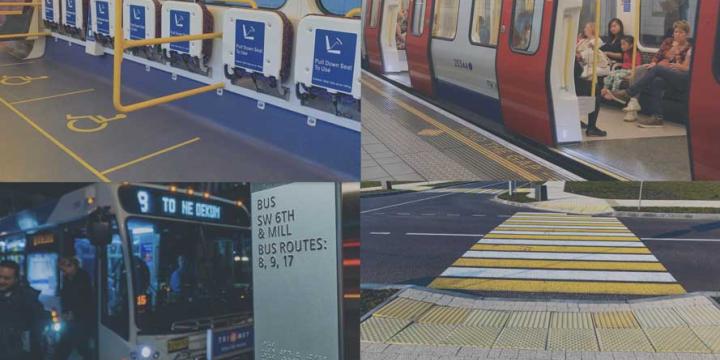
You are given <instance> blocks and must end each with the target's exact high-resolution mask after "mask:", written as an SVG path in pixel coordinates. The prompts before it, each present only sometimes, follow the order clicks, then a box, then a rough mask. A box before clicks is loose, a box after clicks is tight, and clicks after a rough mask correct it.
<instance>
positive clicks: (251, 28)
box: [235, 20, 265, 71]
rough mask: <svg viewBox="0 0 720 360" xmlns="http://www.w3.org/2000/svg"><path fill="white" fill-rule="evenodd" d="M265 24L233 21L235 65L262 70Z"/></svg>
mask: <svg viewBox="0 0 720 360" xmlns="http://www.w3.org/2000/svg"><path fill="white" fill-rule="evenodd" d="M264 54H265V24H264V23H261V22H257V21H248V20H237V21H236V22H235V65H236V66H240V67H243V68H246V69H250V70H255V71H263V59H264Z"/></svg>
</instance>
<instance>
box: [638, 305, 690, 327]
mask: <svg viewBox="0 0 720 360" xmlns="http://www.w3.org/2000/svg"><path fill="white" fill-rule="evenodd" d="M634 313H635V317H636V318H637V320H638V322H639V323H640V326H642V327H643V328H646V329H649V328H665V327H684V326H687V324H685V321H683V319H682V318H681V317H680V315H678V314H677V313H676V312H675V311H673V309H671V308H657V309H641V310H635V311H634Z"/></svg>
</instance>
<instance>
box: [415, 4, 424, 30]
mask: <svg viewBox="0 0 720 360" xmlns="http://www.w3.org/2000/svg"><path fill="white" fill-rule="evenodd" d="M424 26H425V0H415V4H414V5H413V16H412V33H413V35H415V36H420V35H422V34H423V30H425V29H424Z"/></svg>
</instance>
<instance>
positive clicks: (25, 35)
mask: <svg viewBox="0 0 720 360" xmlns="http://www.w3.org/2000/svg"><path fill="white" fill-rule="evenodd" d="M48 35H50V33H46V32H32V33H23V34H3V35H0V40H5V39H19V38H28V37H35V36H48Z"/></svg>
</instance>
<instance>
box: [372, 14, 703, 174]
mask: <svg viewBox="0 0 720 360" xmlns="http://www.w3.org/2000/svg"><path fill="white" fill-rule="evenodd" d="M547 4H550V3H549V2H544V1H539V0H521V1H502V0H414V1H413V0H407V1H403V0H368V2H367V5H366V6H367V7H368V8H369V9H367V11H366V14H368V18H367V19H366V20H365V23H364V31H365V32H366V37H367V38H366V41H365V44H364V46H365V48H364V51H365V57H366V59H365V60H366V62H365V64H366V66H367V67H368V68H369V70H370V72H372V73H375V74H379V75H381V76H382V77H384V78H385V79H387V80H390V81H391V82H393V83H394V84H395V85H397V86H399V87H401V88H404V89H407V90H409V91H411V92H412V93H414V94H416V95H421V97H423V98H424V99H426V100H429V101H430V102H432V103H434V104H436V105H438V106H440V107H441V108H444V109H447V110H450V111H451V112H453V113H454V114H456V115H459V116H460V117H462V118H463V119H465V120H467V121H469V122H471V123H474V124H476V125H479V126H480V127H482V128H484V129H487V130H490V131H493V132H495V133H500V134H501V135H505V136H507V137H509V138H524V137H525V136H527V135H525V134H523V133H522V131H520V132H518V131H517V129H514V128H511V127H510V126H509V125H508V119H507V118H504V116H506V114H503V113H502V111H501V108H502V105H501V104H503V103H505V102H506V101H507V100H506V99H505V98H503V97H502V96H501V95H500V90H499V89H502V88H503V77H502V74H501V73H500V70H499V68H498V67H499V66H500V64H499V62H500V61H501V60H500V58H501V55H500V53H501V52H503V51H504V48H505V47H507V46H508V45H509V47H510V51H511V52H514V53H526V54H528V55H533V54H534V53H536V52H537V51H538V48H540V49H542V48H543V47H545V46H547V47H548V48H549V51H550V52H551V54H550V55H551V56H550V60H549V62H550V65H549V66H548V68H547V70H546V71H547V75H546V77H547V80H546V81H547V82H548V85H547V87H548V88H547V93H548V96H550V97H551V99H550V102H551V103H553V102H554V103H556V105H555V114H554V115H553V114H552V113H551V115H550V116H551V117H553V116H554V120H552V121H551V122H550V125H549V126H550V127H552V128H551V129H549V130H548V131H549V133H550V134H551V136H552V137H553V138H552V139H551V141H550V143H549V144H547V143H545V144H544V145H546V146H549V147H550V148H551V149H550V150H551V152H553V153H556V154H561V155H563V156H564V157H566V158H569V159H570V160H571V161H578V162H581V163H584V164H590V165H591V166H593V167H597V168H600V169H603V170H608V171H609V172H610V173H613V174H616V175H619V177H621V178H644V179H690V177H691V165H690V162H691V155H690V150H689V144H688V142H689V136H688V116H689V109H688V96H689V95H688V94H689V88H690V87H689V86H688V87H687V90H684V91H680V90H675V88H673V87H672V86H669V85H668V84H664V83H662V82H658V83H656V86H661V87H664V88H665V89H666V90H665V91H664V94H663V95H661V96H662V101H661V106H662V110H663V113H664V123H663V125H662V126H653V127H647V126H643V127H641V126H639V124H640V123H644V122H646V121H645V120H647V119H649V118H651V114H650V111H649V110H648V109H647V108H649V107H650V106H649V105H647V104H648V96H647V94H645V93H644V92H643V93H641V94H640V95H639V96H637V99H638V103H639V105H640V107H641V108H642V109H641V110H640V111H635V109H631V108H629V107H628V108H626V107H625V105H624V104H623V105H621V104H620V103H619V102H618V101H614V100H612V99H606V98H605V97H604V92H603V90H602V89H603V87H604V82H605V78H606V76H605V75H606V73H605V72H603V71H602V70H599V71H598V79H597V87H596V92H595V93H596V96H597V97H598V98H599V99H600V105H599V109H600V110H599V114H598V120H597V126H598V128H600V129H602V130H604V131H605V132H606V134H605V136H588V135H587V134H586V132H585V131H584V129H585V126H586V124H587V121H588V115H589V113H590V112H591V111H592V109H593V108H594V105H593V102H594V100H593V98H591V97H590V96H589V95H591V94H582V95H578V96H577V97H576V98H575V99H568V98H567V97H566V96H564V95H565V94H564V91H565V90H567V89H571V88H575V90H578V89H577V88H576V85H573V84H567V82H568V77H567V76H570V77H569V80H570V81H571V82H572V79H573V74H574V72H575V67H576V66H577V62H578V61H579V59H578V60H575V59H574V58H573V57H572V55H573V54H572V50H573V49H575V50H576V51H577V44H578V42H579V41H580V40H581V37H582V35H583V34H582V33H583V32H584V28H585V27H586V26H587V25H588V24H590V25H593V26H594V24H595V22H596V18H599V21H598V23H599V29H600V31H599V34H600V37H601V41H602V42H603V43H602V44H604V43H607V42H608V41H609V39H608V34H609V31H610V30H609V23H610V21H611V20H612V19H619V20H620V21H621V22H622V24H623V28H624V34H625V35H631V36H633V39H634V41H633V42H634V44H632V45H631V46H630V49H631V50H630V51H633V50H632V48H633V46H636V47H637V52H638V56H639V57H640V58H641V60H642V64H643V65H647V64H649V63H650V62H651V61H652V59H653V57H654V55H655V54H656V53H657V52H658V50H659V48H660V45H661V44H662V42H663V41H664V40H665V39H667V38H668V37H672V36H673V24H674V23H675V22H676V21H679V20H685V21H687V22H688V24H689V27H690V32H689V34H688V43H689V44H690V45H692V44H693V40H694V39H693V36H694V31H695V23H696V18H697V9H698V1H697V0H642V1H638V2H637V3H636V2H629V1H621V0H609V1H600V4H599V6H598V4H597V2H596V1H595V0H577V1H575V2H567V3H564V4H562V6H566V5H568V6H569V8H562V9H558V10H557V12H558V13H557V14H555V15H554V16H555V17H554V21H553V22H554V23H553V26H552V27H553V28H552V29H551V30H550V32H549V35H544V34H546V33H545V32H544V31H545V29H546V27H548V26H550V24H548V23H549V22H550V21H548V16H547V15H548V13H547V10H548V7H547ZM428 5H429V6H428ZM508 6H511V7H512V9H506V7H508ZM556 6H557V5H556ZM596 6H597V8H599V9H600V12H599V16H598V14H597V11H596ZM506 10H510V11H511V13H509V14H510V16H511V17H508V19H511V21H510V28H511V29H509V31H511V35H509V41H508V42H509V44H504V43H501V42H500V40H499V39H500V38H501V37H502V33H503V32H504V31H506V29H505V25H502V24H501V23H503V20H502V19H503V16H508V14H507V13H506ZM561 11H562V12H561ZM570 18H572V19H578V20H577V23H574V22H573V23H572V24H569V22H570V21H569V20H568V19H570ZM427 27H430V29H427ZM593 30H594V29H593ZM427 31H430V34H431V35H430V36H429V37H428V38H427V40H424V39H425V38H423V36H426V32H427ZM541 32H542V34H541ZM376 33H377V45H376V44H375V38H374V36H375V34H376ZM565 34H567V36H566V35H565ZM368 36H369V37H368ZM543 36H549V40H551V41H550V44H549V45H547V44H546V45H543V44H542V43H541V42H542V41H547V40H548V39H546V38H544V37H543ZM375 46H377V50H379V51H377V50H375ZM599 46H600V45H599ZM501 49H502V50H501ZM592 50H593V51H597V53H598V57H600V58H601V59H600V61H602V58H604V57H606V56H607V55H606V52H605V51H602V50H600V49H598V50H594V49H592ZM378 52H379V59H374V57H377V56H376V55H375V54H377V53H378ZM423 52H425V53H423ZM691 54H692V53H691ZM593 56H594V53H593ZM620 56H622V53H620ZM577 57H578V58H579V57H580V54H579V53H577ZM608 59H609V61H610V64H609V65H608V67H609V69H611V70H617V69H621V68H622V62H623V61H622V59H618V58H608ZM521 64H522V63H517V64H515V63H513V66H514V65H518V67H517V68H516V69H515V68H513V70H512V71H514V72H518V73H520V74H521V75H522V72H523V69H522V67H521V66H522V65H521ZM643 65H637V66H636V67H637V68H638V70H632V69H631V70H630V71H629V73H630V74H632V73H633V71H644V69H640V68H641V67H643ZM581 70H582V69H581ZM588 74H589V76H588ZM575 76H577V77H579V79H578V80H576V82H575V84H578V83H587V84H586V85H583V86H586V87H587V88H588V89H590V88H591V87H592V85H591V84H592V71H591V70H590V72H586V73H585V74H580V73H577V74H575ZM583 76H584V77H583ZM424 77H427V78H430V79H429V81H430V83H431V84H432V85H430V86H429V87H430V89H431V90H427V88H425V87H424V85H423V84H422V82H423V78H424ZM631 77H632V75H628V76H626V77H625V78H624V79H623V80H622V81H621V82H619V86H620V89H624V88H627V87H628V86H629V83H630V81H631V80H630V79H631ZM551 78H555V79H551ZM557 78H559V80H556V79H557ZM514 79H518V78H516V77H514ZM520 81H522V76H520ZM552 81H557V82H562V83H563V85H560V86H558V88H555V87H554V86H555V85H551V84H550V83H551V82H552ZM608 81H609V79H608ZM505 83H508V81H507V80H505ZM580 85H582V84H580ZM609 85H612V84H609ZM506 86H507V85H506ZM513 86H514V85H513ZM577 86H579V85H577ZM579 92H580V91H579V90H578V93H579ZM560 103H562V104H563V105H562V106H565V107H568V106H577V108H578V111H577V112H574V114H573V112H570V113H569V114H568V113H565V112H559V111H558V109H559V107H558V105H557V104H560ZM568 104H569V105H568ZM572 104H576V105H572ZM550 106H551V107H552V104H551V105H550ZM578 117H579V118H578ZM518 135H520V137H518ZM531 138H532V137H531ZM521 141H524V140H521Z"/></svg>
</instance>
